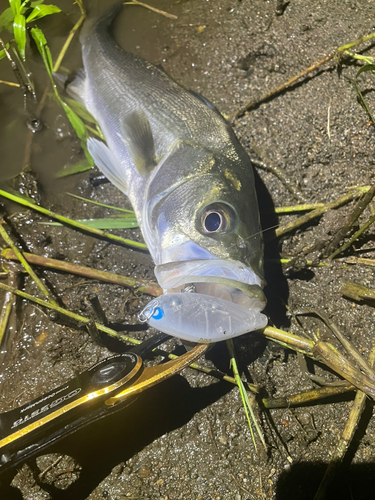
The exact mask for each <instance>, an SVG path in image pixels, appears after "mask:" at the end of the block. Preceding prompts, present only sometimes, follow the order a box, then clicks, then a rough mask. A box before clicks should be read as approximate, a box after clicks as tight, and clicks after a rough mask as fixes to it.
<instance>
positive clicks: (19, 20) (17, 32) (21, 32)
mask: <svg viewBox="0 0 375 500" xmlns="http://www.w3.org/2000/svg"><path fill="white" fill-rule="evenodd" d="M13 32H14V38H15V39H16V43H17V48H18V52H19V54H20V56H21V58H22V59H23V60H25V47H26V21H25V16H23V15H22V14H16V15H15V16H14V21H13Z"/></svg>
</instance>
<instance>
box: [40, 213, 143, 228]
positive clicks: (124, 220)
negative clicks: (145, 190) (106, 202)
mask: <svg viewBox="0 0 375 500" xmlns="http://www.w3.org/2000/svg"><path fill="white" fill-rule="evenodd" d="M77 222H79V223H81V224H85V226H87V227H92V228H94V229H133V228H136V227H138V222H137V219H136V218H135V217H119V216H118V217H113V218H101V219H78V220H77ZM41 224H43V225H47V226H61V225H62V224H60V223H59V222H42V223H41Z"/></svg>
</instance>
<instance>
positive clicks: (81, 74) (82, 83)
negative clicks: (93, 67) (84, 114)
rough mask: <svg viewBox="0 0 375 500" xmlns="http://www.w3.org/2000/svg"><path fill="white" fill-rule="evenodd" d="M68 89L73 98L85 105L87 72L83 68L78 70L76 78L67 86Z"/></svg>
mask: <svg viewBox="0 0 375 500" xmlns="http://www.w3.org/2000/svg"><path fill="white" fill-rule="evenodd" d="M66 91H67V93H68V94H69V95H70V96H71V97H72V98H73V99H75V100H76V101H78V102H80V103H81V104H83V105H85V94H86V74H85V71H84V70H83V69H79V70H77V72H76V75H75V77H74V79H73V80H72V81H71V82H70V83H69V84H68V86H67V87H66Z"/></svg>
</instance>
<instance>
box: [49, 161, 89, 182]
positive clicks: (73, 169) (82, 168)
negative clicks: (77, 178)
mask: <svg viewBox="0 0 375 500" xmlns="http://www.w3.org/2000/svg"><path fill="white" fill-rule="evenodd" d="M92 166H93V165H92V164H90V163H89V162H88V161H87V160H83V161H80V162H78V163H75V164H74V165H69V164H68V165H66V166H65V167H64V168H63V169H62V170H60V171H59V172H57V174H56V177H57V178H60V177H68V175H74V174H79V173H81V172H86V170H90V169H91V168H92Z"/></svg>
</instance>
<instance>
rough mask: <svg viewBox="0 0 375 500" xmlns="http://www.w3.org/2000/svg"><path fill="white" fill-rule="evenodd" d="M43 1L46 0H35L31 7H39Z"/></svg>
mask: <svg viewBox="0 0 375 500" xmlns="http://www.w3.org/2000/svg"><path fill="white" fill-rule="evenodd" d="M43 2H44V0H35V1H34V2H31V3H30V7H31V8H34V7H37V6H38V5H40V4H41V3H43Z"/></svg>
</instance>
